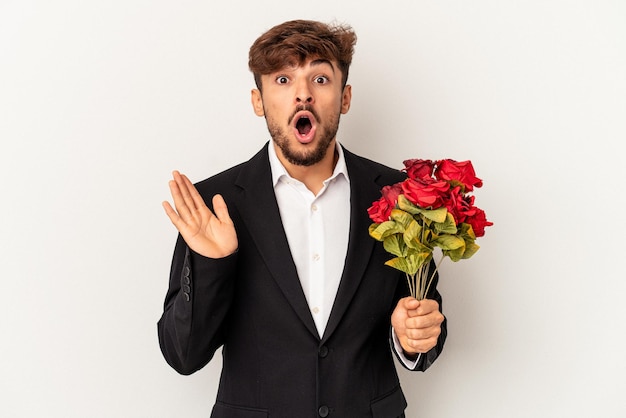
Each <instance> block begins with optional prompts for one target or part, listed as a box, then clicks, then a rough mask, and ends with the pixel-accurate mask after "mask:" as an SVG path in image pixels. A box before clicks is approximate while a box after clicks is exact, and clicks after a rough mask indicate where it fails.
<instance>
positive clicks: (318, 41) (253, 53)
mask: <svg viewBox="0 0 626 418" xmlns="http://www.w3.org/2000/svg"><path fill="white" fill-rule="evenodd" d="M355 44H356V34H355V33H354V31H353V30H352V28H351V27H350V26H348V25H341V24H326V23H321V22H316V21H312V20H292V21H289V22H285V23H281V24H280V25H277V26H274V27H273V28H271V29H270V30H268V31H267V32H265V33H264V34H263V35H261V36H260V37H259V38H258V39H257V40H256V41H255V42H254V44H252V47H250V54H249V59H248V66H249V67H250V71H252V73H253V74H254V81H255V82H256V85H257V87H258V88H259V89H261V76H262V75H266V74H271V73H273V72H275V71H278V70H280V69H282V68H285V67H286V66H297V65H302V64H303V63H304V62H305V61H306V60H308V59H323V60H329V61H336V62H337V64H338V66H339V69H340V70H341V74H342V76H343V79H342V86H345V85H346V83H347V81H348V70H349V68H350V63H351V62H352V54H353V53H354V45H355Z"/></svg>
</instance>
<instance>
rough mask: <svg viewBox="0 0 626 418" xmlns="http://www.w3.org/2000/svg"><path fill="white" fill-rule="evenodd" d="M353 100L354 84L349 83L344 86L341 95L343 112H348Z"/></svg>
mask: <svg viewBox="0 0 626 418" xmlns="http://www.w3.org/2000/svg"><path fill="white" fill-rule="evenodd" d="M351 101H352V86H351V85H350V84H347V85H346V86H345V87H344V88H343V93H342V95H341V113H342V114H346V113H348V110H350V102H351Z"/></svg>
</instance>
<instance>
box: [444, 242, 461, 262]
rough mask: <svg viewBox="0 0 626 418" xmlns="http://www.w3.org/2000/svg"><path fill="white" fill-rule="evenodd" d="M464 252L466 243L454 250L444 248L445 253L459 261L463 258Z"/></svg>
mask: <svg viewBox="0 0 626 418" xmlns="http://www.w3.org/2000/svg"><path fill="white" fill-rule="evenodd" d="M463 253H465V244H463V245H462V246H461V247H459V248H455V249H453V250H444V251H443V255H444V256H448V257H450V260H452V261H454V262H457V261H459V260H461V259H462V258H463Z"/></svg>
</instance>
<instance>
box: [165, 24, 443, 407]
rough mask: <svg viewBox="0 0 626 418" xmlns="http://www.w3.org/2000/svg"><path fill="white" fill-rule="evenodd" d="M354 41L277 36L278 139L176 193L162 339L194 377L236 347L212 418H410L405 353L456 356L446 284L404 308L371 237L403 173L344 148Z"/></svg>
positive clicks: (259, 54) (270, 99)
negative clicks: (342, 124) (451, 349)
mask: <svg viewBox="0 0 626 418" xmlns="http://www.w3.org/2000/svg"><path fill="white" fill-rule="evenodd" d="M355 42H356V36H355V34H354V32H353V31H352V30H351V28H349V27H346V26H330V25H325V24H322V23H319V22H312V21H291V22H286V23H283V24H281V25H278V26H276V27H274V28H272V29H270V30H269V31H268V32H266V33H265V34H263V35H262V36H261V37H260V38H259V39H257V40H256V42H255V43H254V44H253V45H252V47H251V49H250V60H249V65H250V69H251V71H252V72H253V73H254V77H255V81H256V84H257V88H256V89H254V90H253V91H252V107H253V109H254V112H255V113H256V114H257V115H258V116H263V117H265V119H266V121H267V126H268V129H269V132H270V135H271V137H272V141H271V142H270V143H269V144H267V145H266V146H264V147H263V148H262V149H261V151H260V152H259V153H258V154H257V155H255V156H254V157H252V159H250V160H249V161H247V162H245V163H243V164H240V165H238V166H236V167H233V168H231V169H229V170H227V171H225V172H223V173H220V174H218V175H216V176H213V177H211V178H209V179H207V180H204V181H202V182H200V183H198V184H197V185H196V186H195V187H194V185H192V183H191V182H190V181H189V179H187V177H185V176H183V175H181V174H180V173H178V172H174V178H173V180H172V181H170V189H171V193H172V197H173V200H174V206H175V208H176V209H173V208H172V206H170V204H169V203H167V202H164V208H165V211H166V213H167V215H168V216H169V218H170V220H171V221H172V223H173V224H174V225H175V226H176V228H177V229H178V231H179V232H180V235H179V238H178V241H177V244H176V248H175V252H174V258H173V262H172V269H171V275H170V284H169V290H168V292H167V296H166V299H165V309H164V313H163V316H162V318H161V320H160V321H159V324H158V330H159V342H160V345H161V350H162V352H163V355H164V356H165V359H166V360H167V362H168V363H169V364H170V365H171V366H172V367H173V368H174V369H176V370H177V371H178V372H179V373H182V374H190V373H193V372H195V371H196V370H198V369H200V368H202V367H203V366H204V365H206V364H207V363H208V362H209V360H211V358H212V357H213V354H214V353H215V350H216V349H217V348H218V347H220V346H223V351H222V354H223V370H222V376H221V380H220V385H219V390H218V394H217V401H216V404H215V406H214V408H213V412H212V415H211V416H212V417H214V418H253V417H254V418H257V417H271V418H281V417H282V418H306V417H327V416H329V417H340V418H359V417H376V418H395V417H400V416H403V414H404V409H405V408H406V401H405V398H404V395H403V393H402V390H401V389H400V385H399V380H398V376H397V373H396V370H395V367H394V363H393V356H392V352H395V353H396V355H397V356H398V359H399V360H400V361H401V363H402V364H403V365H404V366H405V367H407V368H409V369H411V370H425V369H426V368H427V367H429V366H430V365H431V364H432V362H433V361H434V360H435V359H436V358H437V356H438V355H439V353H440V352H441V350H442V348H443V343H444V341H445V337H446V326H445V319H444V317H443V315H442V314H441V312H440V304H441V297H440V295H439V293H438V292H437V291H436V286H433V287H432V291H431V293H430V294H429V296H428V299H426V300H423V301H419V302H418V301H417V300H415V299H413V298H410V297H406V295H407V294H408V290H407V286H406V281H405V279H404V275H403V274H402V273H399V272H397V271H395V270H393V269H391V268H389V267H386V266H385V265H384V262H385V261H386V260H387V259H388V258H389V256H388V255H387V253H386V252H385V250H384V249H383V248H382V245H380V243H377V242H376V241H374V240H373V239H372V238H370V237H369V235H368V226H369V225H370V223H371V221H370V220H369V218H368V214H367V208H368V207H369V206H370V205H371V204H372V202H374V201H375V200H377V199H378V198H379V197H380V190H381V188H382V187H383V186H385V185H387V184H391V183H395V182H398V181H400V180H402V179H403V177H404V176H403V174H402V173H401V172H399V171H398V170H393V169H390V168H387V167H384V166H382V165H380V164H377V163H374V162H372V161H369V160H367V159H364V158H361V157H358V156H356V155H354V154H352V153H350V152H349V151H347V150H346V149H344V148H343V147H341V146H340V145H339V144H338V143H337V141H336V138H335V136H336V133H337V128H338V125H339V118H340V115H341V114H344V113H346V112H348V110H349V108H350V100H351V97H352V96H351V92H352V90H351V86H350V85H347V84H346V81H347V77H348V69H349V66H350V62H351V60H352V53H353V49H354V45H355ZM205 202H211V206H212V209H209V208H208V207H207V206H206V205H205Z"/></svg>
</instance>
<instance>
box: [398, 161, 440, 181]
mask: <svg viewBox="0 0 626 418" xmlns="http://www.w3.org/2000/svg"><path fill="white" fill-rule="evenodd" d="M403 163H404V171H405V172H406V174H407V175H408V176H409V178H412V179H415V180H417V179H421V180H423V179H432V175H433V170H434V169H435V163H434V162H433V161H431V160H419V159H413V160H405V161H403Z"/></svg>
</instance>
